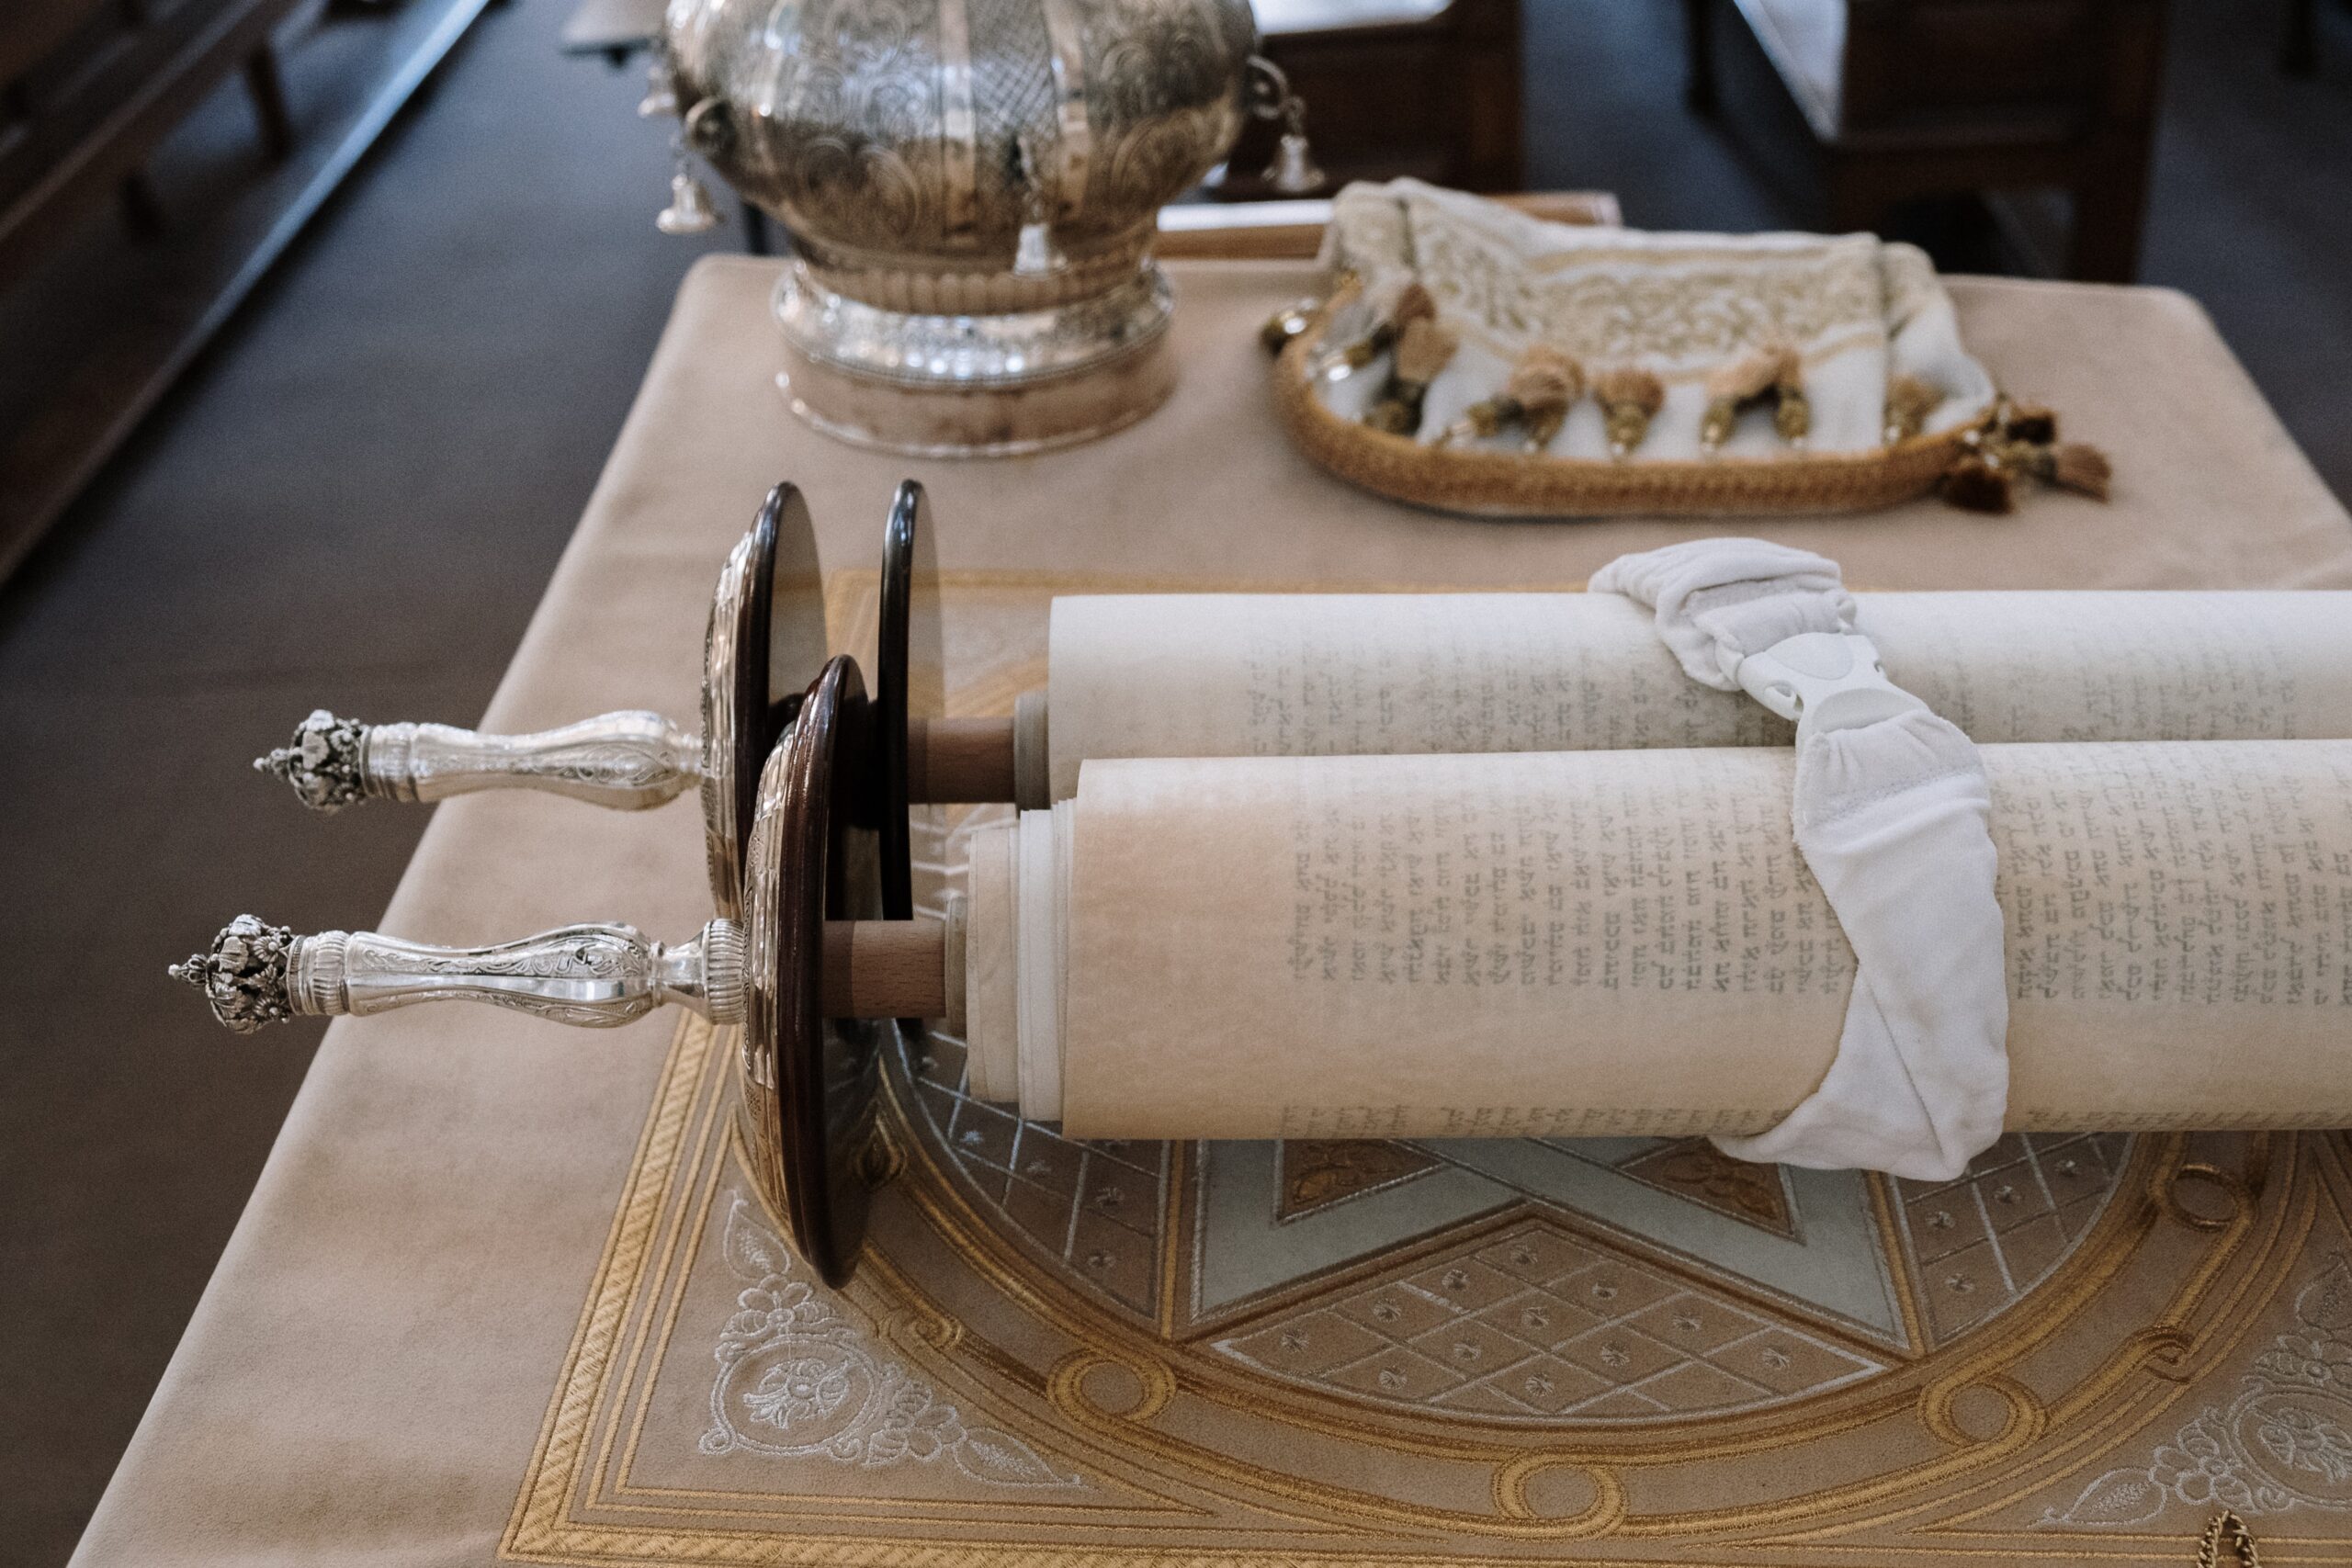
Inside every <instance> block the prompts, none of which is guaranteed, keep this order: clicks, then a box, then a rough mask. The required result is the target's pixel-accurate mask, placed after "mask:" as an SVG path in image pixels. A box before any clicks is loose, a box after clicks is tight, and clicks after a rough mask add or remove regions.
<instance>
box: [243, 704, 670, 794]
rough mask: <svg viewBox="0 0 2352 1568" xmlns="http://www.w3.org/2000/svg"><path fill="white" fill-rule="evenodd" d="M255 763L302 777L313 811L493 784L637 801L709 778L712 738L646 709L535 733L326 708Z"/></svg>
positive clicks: (298, 780) (301, 789)
mask: <svg viewBox="0 0 2352 1568" xmlns="http://www.w3.org/2000/svg"><path fill="white" fill-rule="evenodd" d="M254 768H255V769H256V770H257V771H259V772H261V773H276V774H277V776H278V777H279V778H282V779H284V780H285V781H286V782H287V783H288V784H292V785H293V786H294V793H295V794H296V795H300V797H301V799H302V804H303V805H305V806H307V807H311V809H312V810H313V811H340V810H342V809H343V808H344V807H346V806H350V805H352V804H354V803H355V802H357V801H361V800H366V799H370V798H374V799H379V800H408V801H418V800H426V801H430V800H446V799H447V798H448V797H449V796H451V795H468V794H470V793H472V792H473V791H475V790H483V789H533V790H539V791H542V792H545V793H547V794H550V795H570V796H571V797H572V798H573V799H574V800H585V801H589V802H592V803H593V804H594V805H598V806H606V807H613V808H615V809H616V810H621V811H636V810H641V809H643V808H644V807H650V806H660V805H662V803H663V802H665V801H670V800H674V799H676V798H677V797H678V796H679V795H683V794H684V793H685V792H686V791H687V790H689V789H693V788H695V787H696V786H697V785H699V784H701V782H702V742H701V740H700V739H697V738H696V737H695V736H692V735H689V734H687V733H686V732H685V731H684V730H683V729H680V728H678V727H677V726H676V725H674V724H672V723H671V722H670V721H669V720H668V719H666V718H663V717H662V716H661V715H660V714H658V713H645V712H642V711H631V712H626V713H607V714H599V715H597V716H595V717H594V718H586V719H582V720H581V721H580V722H579V723H577V724H567V725H565V726H564V727H563V728H560V729H542V730H538V731H537V732H536V733H533V734H529V735H482V734H479V733H477V732H476V731H474V730H470V729H459V728H456V727H455V726H453V725H447V724H373V725H370V724H361V723H360V722H358V721H357V720H356V719H349V718H337V717H336V716H334V714H331V713H329V712H327V710H326V709H324V708H320V709H318V710H317V711H315V712H313V713H312V714H311V716H310V717H308V718H306V719H304V720H303V721H302V722H301V724H300V726H299V727H298V728H296V729H295V731H294V739H293V741H292V743H291V744H288V745H285V746H280V747H278V748H277V750H273V751H272V752H270V754H269V755H268V756H266V757H261V758H256V759H255V760H254Z"/></svg>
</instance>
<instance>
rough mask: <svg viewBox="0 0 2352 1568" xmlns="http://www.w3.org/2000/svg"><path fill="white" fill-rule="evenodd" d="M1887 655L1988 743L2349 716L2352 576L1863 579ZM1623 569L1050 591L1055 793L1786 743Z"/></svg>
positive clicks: (2251, 729) (2215, 734) (2202, 732)
mask: <svg viewBox="0 0 2352 1568" xmlns="http://www.w3.org/2000/svg"><path fill="white" fill-rule="evenodd" d="M1856 605H1857V609H1856V625H1857V626H1858V627H1859V629H1860V631H1861V632H1862V633H1863V634H1864V635H1866V636H1868V637H1870V638H1871V641H1872V643H1874V644H1875V645H1876V646H1877V648H1878V649H1879V652H1880V654H1881V656H1882V657H1883V660H1884V661H1885V664H1886V671H1887V674H1888V676H1889V678H1891V679H1892V680H1893V681H1894V682H1895V684H1897V685H1899V686H1901V687H1903V688H1904V689H1905V691H1908V692H1912V693H1915V694H1917V695H1918V697H1919V698H1920V700H1921V701H1923V702H1925V703H1926V704H1927V705H1928V706H1929V707H1930V708H1932V709H1934V710H1935V711H1936V712H1937V713H1939V714H1941V715H1943V716H1945V717H1946V718H1949V719H1951V721H1952V722H1953V723H1954V724H1957V725H1958V726H1960V728H1962V730H1964V731H1966V732H1967V734H1968V735H1969V737H1970V738H1971V739H1974V740H1976V741H1977V742H1979V743H1980V744H1993V743H2002V742H2009V741H2025V740H2241V739H2243V740H2252V739H2337V738H2352V592H2270V593H2258V592H2256V593H2245V592H2239V593H2226V592H2223V593H2200V592H2015V593H2005V592H1966V593H1862V594H1859V595H1857V596H1856ZM1650 623H1651V617H1650V615H1648V613H1647V612H1646V611H1645V610H1643V609H1642V608H1641V607H1640V606H1638V605H1635V604H1631V603H1629V602H1628V601H1626V600H1625V599H1623V598H1622V597H1620V596H1619V595H1616V594H1611V593H1551V592H1544V593H1340V594H1332V593H1321V594H1318V593H1298V594H1238V593H1195V594H1125V595H1103V596H1086V597H1075V598H1064V599H1057V600H1056V601H1055V602H1054V606H1053V625H1052V634H1051V661H1050V664H1049V673H1048V676H1047V680H1048V682H1049V691H1048V705H1049V707H1050V710H1051V722H1050V726H1049V728H1048V729H1047V738H1046V739H1047V746H1048V748H1049V750H1050V751H1051V753H1052V759H1051V764H1052V765H1051V774H1052V777H1051V784H1052V788H1053V798H1055V799H1057V800H1060V799H1065V798H1067V797H1068V796H1069V795H1070V794H1071V793H1072V792H1073V791H1074V790H1075V789H1076V788H1077V787H1078V770H1079V765H1080V763H1081V762H1083V761H1086V760H1087V759H1089V758H1111V757H1250V756H1332V755H1350V754H1357V753H1375V752H1376V753H1382V754H1390V753H1404V752H1434V751H1583V750H1621V749H1631V748H1642V747H1657V746H1755V745H1781V746H1785V745H1787V744H1789V742H1790V740H1791V739H1792V733H1793V732H1792V728H1791V727H1790V726H1789V725H1788V724H1787V723H1785V722H1784V721H1782V720H1781V719H1779V718H1776V717H1774V716H1772V715H1770V714H1769V713H1766V712H1765V711H1764V710H1763V709H1762V708H1760V707H1758V705H1756V704H1755V703H1753V702H1751V701H1750V700H1748V698H1747V696H1746V695H1745V694H1742V693H1738V692H1719V691H1710V690H1707V689H1704V688H1702V687H1700V686H1697V685H1694V684H1693V683H1692V682H1691V680H1690V679H1689V677H1687V676H1686V675H1685V674H1684V673H1683V671H1682V670H1681V668H1680V666H1679V664H1678V663H1677V662H1676V660H1675V659H1674V657H1673V655H1671V654H1670V653H1668V651H1667V649H1665V648H1664V647H1662V646H1661V645H1660V644H1659V642H1658V639H1657V635H1656V633H1655V632H1653V631H1652V629H1651V624H1650Z"/></svg>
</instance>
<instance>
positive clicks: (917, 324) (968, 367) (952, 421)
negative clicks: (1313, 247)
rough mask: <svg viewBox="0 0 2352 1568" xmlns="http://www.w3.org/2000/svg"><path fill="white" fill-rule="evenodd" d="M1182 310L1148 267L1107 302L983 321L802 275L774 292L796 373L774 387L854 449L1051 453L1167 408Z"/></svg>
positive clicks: (1103, 298) (792, 272)
mask: <svg viewBox="0 0 2352 1568" xmlns="http://www.w3.org/2000/svg"><path fill="white" fill-rule="evenodd" d="M1173 306H1174V299H1173V296H1172V294H1171V292H1170V288H1169V286H1168V280H1167V277H1166V276H1165V275H1163V274H1162V273H1161V272H1160V270H1159V266H1158V265H1156V264H1154V263H1152V262H1149V261H1146V262H1145V263H1144V264H1143V265H1142V267H1141V268H1140V269H1139V270H1138V271H1137V273H1136V276H1134V277H1133V278H1132V279H1130V280H1129V281H1128V282H1126V283H1125V284H1122V285H1121V286H1120V287H1119V288H1115V289H1113V290H1112V291H1110V292H1109V293H1107V294H1103V295H1098V296H1095V297H1093V298H1091V299H1083V300H1077V301H1073V302H1071V303H1069V304H1068V305H1063V306H1058V307H1056V308H1055V309H1052V310H1030V311H1016V312H1010V313H1006V314H1002V315H973V316H924V315H910V314H906V313H904V312H900V311H896V310H882V309H879V308H877V307H876V306H872V305H867V304H865V303H862V302H860V301H858V300H854V299H849V298H847V297H846V296H844V295H842V294H839V293H836V292H834V291H832V290H831V289H828V288H824V287H823V286H822V285H820V284H818V283H816V282H815V281H814V280H813V279H812V278H811V277H810V276H809V273H808V271H807V269H806V268H805V267H803V266H801V265H798V264H795V265H793V266H792V267H790V268H788V269H787V270H786V273H785V276H783V277H782V278H781V279H780V280H778V283H777V286H776V291H775V318H776V322H777V325H778V326H779V327H780V328H781V329H782V331H783V334H784V343H785V364H786V368H785V372H784V374H782V375H781V376H778V377H777V378H776V385H777V387H778V389H780V390H781V391H782V392H783V393H784V396H785V400H786V402H787V403H788V404H790V406H791V408H792V412H794V413H796V414H797V415H798V416H799V417H800V418H801V419H802V420H804V421H805V422H807V423H809V425H811V426H813V427H814V428H816V429H817V430H820V431H821V432H823V433H824V434H827V435H830V436H832V437H833V438H835V439H837V440H841V441H845V442H848V443H849V444H851V445H852V446H865V447H870V448H875V449H877V450H881V451H888V452H898V453H902V454H905V455H908V456H910V457H1012V456H1018V455H1020V454H1023V453H1029V452H1043V451H1050V450H1052V449H1053V448H1055V447H1058V446H1075V445H1077V444H1078V443H1080V442H1083V441H1091V440H1092V439H1094V438H1095V437H1097V436H1100V435H1106V434H1110V433H1111V432H1112V431H1114V430H1117V429H1120V428H1121V427H1123V426H1125V425H1128V424H1132V423H1135V422H1136V420H1139V419H1141V418H1142V417H1143V416H1144V415H1146V414H1148V413H1149V412H1151V411H1152V410H1154V409H1156V408H1158V407H1159V405H1160V404H1161V403H1162V402H1164V401H1166V400H1167V398H1168V394H1169V393H1170V391H1171V390H1173V389H1174V387H1175V362H1174V359H1173V356H1172V355H1170V353H1169V352H1168V324H1169V320H1170V315H1171V313H1172V310H1173Z"/></svg>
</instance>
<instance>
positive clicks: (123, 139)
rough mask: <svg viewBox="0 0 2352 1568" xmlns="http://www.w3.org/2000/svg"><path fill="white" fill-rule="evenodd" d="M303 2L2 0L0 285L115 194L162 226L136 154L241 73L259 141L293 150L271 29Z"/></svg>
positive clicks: (139, 217) (147, 226) (134, 216)
mask: <svg viewBox="0 0 2352 1568" xmlns="http://www.w3.org/2000/svg"><path fill="white" fill-rule="evenodd" d="M300 3H301V0H178V3H177V4H171V3H168V0H11V3H10V4H9V5H7V6H5V7H0V287H5V286H6V284H7V283H9V282H10V281H12V280H13V279H15V278H16V277H17V276H21V275H22V274H23V272H24V271H25V270H26V269H27V268H28V267H29V266H30V265H32V263H33V262H34V261H36V260H37V259H39V258H40V256H41V255H42V254H45V253H46V252H47V250H48V249H49V248H51V246H53V245H54V244H55V243H56V242H57V240H58V239H59V238H60V237H61V236H62V234H64V233H65V232H67V231H69V230H70V229H71V228H72V227H73V225H74V224H75V223H77V222H79V221H80V220H83V219H84V218H85V217H87V216H88V215H89V214H90V213H91V212H93V211H95V210H96V209H99V208H102V207H104V206H106V205H107V203H108V202H110V201H114V200H117V199H119V200H120V201H121V202H122V205H123V208H124V212H125V216H126V218H127V219H128V220H130V224H131V226H132V228H133V229H134V230H138V231H153V229H155V228H157V227H159V226H160V217H161V214H160V211H159V204H158V203H157V202H156V200H155V198H154V194H153V191H152V190H150V189H149V187H148V186H147V184H146V182H145V179H144V177H143V175H142V165H143V164H144V163H145V161H146V158H147V154H148V153H149V152H152V151H153V149H154V146H155V144H156V143H157V142H159V141H162V140H163V139H164V136H165V135H167V134H168V133H169V132H170V131H171V130H172V128H173V127H174V126H175V125H177V124H178V123H179V122H180V119H181V118H182V117H183V116H185V115H186V114H187V111H188V110H189V109H190V108H192V107H195V106H196V104H197V102H198V100H199V99H201V98H202V97H203V96H205V95H206V94H207V93H209V92H210V91H211V90H212V89H213V87H214V86H215V85H218V84H219V83H220V82H221V81H222V80H224V79H225V78H227V77H228V76H229V75H230V74H231V73H233V72H236V71H238V70H239V69H241V68H242V69H243V72H244V76H245V85H246V88H247V90H248V92H249V93H250V94H251V96H252V98H253V105H254V118H255V120H256V122H257V124H256V129H257V130H258V131H259V134H260V137H261V141H262V145H263V147H264V148H265V149H266V151H267V152H268V154H269V155H270V157H271V158H272V159H279V158H283V157H285V156H286V155H287V154H288V152H291V151H292V150H293V145H294V126H293V120H292V118H291V117H290V116H289V115H288V112H287V107H286V94H285V88H284V86H283V85H282V84H281V82H280V79H279V75H278V70H277V56H276V54H275V53H274V52H273V51H272V48H271V44H270V36H269V35H270V29H271V28H273V27H275V26H277V23H278V22H280V21H282V20H283V19H284V18H285V17H287V15H288V13H290V12H291V11H293V9H294V8H295V7H296V6H298V5H300Z"/></svg>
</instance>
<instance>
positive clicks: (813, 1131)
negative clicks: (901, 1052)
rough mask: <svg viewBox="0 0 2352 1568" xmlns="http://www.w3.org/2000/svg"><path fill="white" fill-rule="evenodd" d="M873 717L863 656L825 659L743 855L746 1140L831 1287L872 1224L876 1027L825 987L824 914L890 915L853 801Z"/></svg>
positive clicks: (791, 1230)
mask: <svg viewBox="0 0 2352 1568" xmlns="http://www.w3.org/2000/svg"><path fill="white" fill-rule="evenodd" d="M872 720H873V713H872V708H871V705H870V704H869V703H868V702H867V700H866V696H865V684H864V682H863V681H862V680H861V679H860V678H859V675H858V671H857V666H856V664H855V663H854V662H853V661H852V660H849V659H847V658H842V657H837V658H834V659H832V660H828V661H827V663H826V665H825V667H824V671H823V672H822V673H821V674H820V675H819V676H818V678H817V680H816V682H814V683H813V684H812V685H810V686H809V691H808V694H806V695H805V696H804V697H803V698H802V699H801V702H800V705H799V711H798V713H797V716H796V717H795V719H794V722H793V725H792V728H791V731H790V733H789V734H787V735H786V737H785V739H784V740H783V742H782V743H781V744H780V745H779V746H777V747H776V749H775V751H774V752H773V753H771V754H770V756H769V757H768V760H767V765H766V766H765V767H764V768H763V770H762V771H761V774H760V784H759V801H758V812H757V816H756V818H755V820H754V823H753V826H752V839H751V854H750V857H749V859H748V861H747V863H746V865H745V872H746V875H747V878H748V881H749V887H748V889H747V893H748V897H747V899H746V904H745V910H744V925H745V931H744V937H745V950H746V951H745V965H744V967H745V980H746V987H745V991H746V995H745V1002H744V1022H743V1027H744V1050H743V1052H742V1055H741V1057H740V1058H739V1060H740V1063H741V1075H742V1082H741V1089H742V1094H741V1116H742V1119H743V1132H744V1135H745V1144H746V1146H747V1148H748V1149H749V1151H750V1153H751V1156H752V1167H753V1168H754V1170H755V1171H756V1172H757V1173H758V1174H759V1176H760V1179H761V1184H762V1186H763V1188H764V1189H765V1190H766V1195H767V1197H768V1199H769V1201H770V1202H771V1204H772V1205H773V1207H774V1208H775V1213H776V1217H777V1218H778V1219H779V1220H780V1221H781V1222H782V1223H783V1224H784V1227H785V1231H786V1236H787V1238H788V1239H789V1240H790V1241H791V1243H792V1246H793V1249H794V1250H795V1251H797V1253H799V1255H800V1256H801V1257H802V1258H804V1259H805V1260H807V1262H808V1263H809V1267H810V1268H812V1269H815V1270H816V1271H817V1272H818V1274H819V1275H820V1277H822V1278H823V1279H824V1280H825V1281H826V1282H827V1283H828V1284H831V1285H839V1284H841V1283H842V1282H843V1281H844V1280H847V1279H848V1278H849V1274H850V1269H851V1267H852V1263H853V1261H854V1258H856V1255H857V1249H858V1246H859V1244H860V1242H861V1241H862V1240H863V1239H864V1236H865V1208H866V1198H867V1191H866V1186H865V1179H864V1178H863V1177H862V1176H861V1174H860V1172H859V1170H858V1162H859V1157H860V1156H861V1154H862V1153H863V1151H864V1148H865V1141H866V1138H867V1137H868V1136H869V1135H870V1134H871V1132H872V1129H873V1119H874V1106H875V1086H876V1077H877V1073H878V1053H877V1051H876V1042H877V1040H878V1038H879V1029H878V1028H877V1027H876V1025H874V1024H872V1023H870V1022H865V1021H858V1020H855V1019H852V1018H846V1017H839V1018H837V1017H834V1016H832V1013H833V1010H834V1009H835V1008H840V1007H842V1004H843V1003H844V1002H848V1001H850V1000H851V998H852V997H853V996H854V992H855V990H856V987H855V985H854V982H843V983H842V984H841V985H840V986H839V989H838V991H837V994H836V996H835V997H834V998H833V999H832V1000H831V1003H830V1004H829V1002H828V998H827V996H826V985H825V974H826V963H825V953H826V947H827V942H826V932H827V926H828V922H836V923H838V922H845V921H857V920H869V919H872V918H873V917H874V916H875V915H876V914H878V913H879V912H880V904H881V887H880V879H879V876H878V874H877V869H878V868H877V860H876V841H875V840H876V834H875V832H874V830H873V829H870V828H865V827H860V826H858V825H857V824H856V823H854V821H853V820H852V819H851V814H850V812H849V811H848V810H847V809H846V806H847V803H848V802H849V801H850V800H851V799H852V798H853V796H852V795H851V791H850V788H849V786H850V785H851V784H852V783H853V782H854V759H855V754H856V752H857V750H859V748H857V747H856V746H854V744H853V741H854V740H855V739H862V738H863V736H862V733H861V732H862V731H863V730H864V729H865V727H867V726H868V725H870V724H871V723H872ZM902 820H903V818H902ZM843 936H845V937H846V938H847V943H848V945H849V946H850V948H851V949H852V951H853V952H854V949H855V945H856V942H855V937H854V932H844V933H843ZM841 941H842V936H837V938H836V942H837V943H838V942H841ZM941 988H942V989H944V985H943V986H942V987H941Z"/></svg>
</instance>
